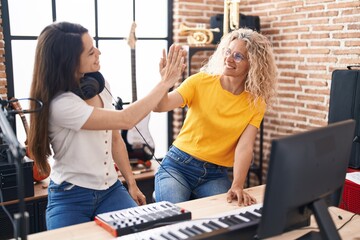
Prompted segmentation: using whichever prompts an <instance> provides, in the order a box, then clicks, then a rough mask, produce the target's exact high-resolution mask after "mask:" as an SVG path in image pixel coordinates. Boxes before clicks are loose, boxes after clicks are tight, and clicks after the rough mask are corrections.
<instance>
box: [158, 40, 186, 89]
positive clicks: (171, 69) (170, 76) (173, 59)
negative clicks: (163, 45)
mask: <svg viewBox="0 0 360 240" xmlns="http://www.w3.org/2000/svg"><path fill="white" fill-rule="evenodd" d="M185 54H186V51H185V50H184V49H182V47H181V46H178V45H174V44H173V45H171V46H170V49H169V54H168V56H167V57H166V52H165V49H163V56H162V58H161V59H160V63H159V71H160V75H161V80H162V81H163V82H165V83H166V84H169V88H171V87H173V86H174V84H175V83H176V82H177V81H178V80H179V78H180V76H181V74H182V73H183V71H184V70H185V67H186V65H185V63H184V61H185Z"/></svg>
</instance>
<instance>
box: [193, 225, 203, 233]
mask: <svg viewBox="0 0 360 240" xmlns="http://www.w3.org/2000/svg"><path fill="white" fill-rule="evenodd" d="M193 228H194V229H195V230H197V231H198V232H200V233H206V231H204V230H203V229H201V228H199V227H198V226H196V225H194V226H193Z"/></svg>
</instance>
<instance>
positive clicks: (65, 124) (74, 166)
mask: <svg viewBox="0 0 360 240" xmlns="http://www.w3.org/2000/svg"><path fill="white" fill-rule="evenodd" d="M107 89H108V88H107ZM107 89H105V90H104V91H102V92H101V93H100V94H99V95H100V97H101V99H102V101H103V104H104V108H113V106H112V104H111V103H112V96H111V95H110V93H109V92H108V90H107ZM93 109H94V107H93V106H89V105H88V104H87V103H86V102H85V101H84V100H82V99H81V98H80V97H78V96H77V95H75V94H74V93H72V92H64V93H61V94H59V95H58V96H56V97H55V98H54V99H53V100H52V101H51V103H50V115H49V137H50V143H51V147H52V149H53V152H54V156H53V158H54V164H53V166H52V169H51V174H50V178H51V179H52V180H53V181H54V182H55V183H57V184H60V183H62V182H64V181H67V182H70V183H72V184H74V185H77V186H81V187H85V188H90V189H96V190H103V189H107V188H109V187H110V186H111V185H113V184H114V183H115V181H116V180H117V179H118V175H117V173H116V170H115V168H114V161H113V158H112V152H111V143H112V131H111V130H101V131H99V130H83V129H81V127H82V126H83V125H84V123H85V122H86V121H87V119H88V118H89V117H90V115H91V113H92V111H93Z"/></svg>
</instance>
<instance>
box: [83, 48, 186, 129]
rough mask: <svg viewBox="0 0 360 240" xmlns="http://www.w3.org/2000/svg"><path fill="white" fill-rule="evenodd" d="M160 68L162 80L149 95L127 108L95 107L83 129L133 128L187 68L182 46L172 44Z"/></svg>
mask: <svg viewBox="0 0 360 240" xmlns="http://www.w3.org/2000/svg"><path fill="white" fill-rule="evenodd" d="M159 68H160V74H161V81H160V82H159V83H158V84H157V85H156V86H155V87H154V88H153V89H152V90H151V91H150V93H149V94H148V95H147V96H145V97H144V98H142V99H140V100H138V101H136V102H134V103H132V104H130V105H129V106H128V107H127V108H126V109H124V110H121V111H114V110H108V109H103V108H94V110H93V112H92V114H91V115H90V117H89V119H88V120H87V121H86V122H85V124H84V125H83V127H82V129H88V130H103V129H109V130H115V129H131V128H133V127H134V126H135V125H136V124H137V123H138V122H140V121H141V120H142V119H143V118H145V117H146V116H147V115H148V114H149V113H150V112H151V111H152V110H153V109H154V108H155V107H156V106H157V105H158V104H159V102H160V100H162V98H163V97H164V96H165V94H167V92H168V90H169V89H170V88H171V87H173V86H174V84H175V83H176V82H177V81H178V79H179V78H180V77H181V73H182V72H183V71H184V68H185V64H184V57H183V50H182V49H181V47H180V46H174V45H172V46H171V47H170V50H169V54H168V57H167V59H166V60H165V59H164V58H162V59H161V61H160V64H159Z"/></svg>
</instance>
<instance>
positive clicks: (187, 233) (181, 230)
mask: <svg viewBox="0 0 360 240" xmlns="http://www.w3.org/2000/svg"><path fill="white" fill-rule="evenodd" d="M179 232H181V233H183V234H185V235H186V236H189V237H193V236H194V234H192V233H191V232H189V231H187V230H186V229H183V228H180V229H179Z"/></svg>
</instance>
